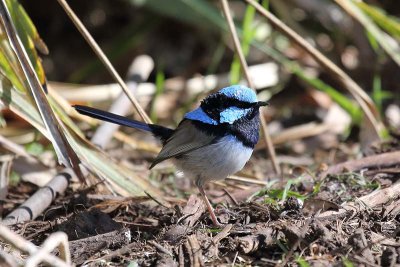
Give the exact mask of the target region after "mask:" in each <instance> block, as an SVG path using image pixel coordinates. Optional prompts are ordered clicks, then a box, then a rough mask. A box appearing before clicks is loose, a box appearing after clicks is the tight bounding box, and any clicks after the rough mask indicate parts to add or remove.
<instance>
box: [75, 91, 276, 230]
mask: <svg viewBox="0 0 400 267" xmlns="http://www.w3.org/2000/svg"><path fill="white" fill-rule="evenodd" d="M267 104H268V103H267V102H262V101H257V96H256V94H255V93H254V92H253V90H251V89H250V88H247V87H245V86H242V85H233V86H229V87H226V88H223V89H221V90H220V91H218V92H216V93H214V94H211V95H209V96H207V97H206V98H205V99H204V100H203V101H202V102H201V104H200V107H198V108H197V109H195V110H193V111H191V112H188V113H186V114H185V116H184V119H183V120H182V121H181V122H180V123H179V125H178V127H177V128H176V129H175V130H173V129H170V128H166V127H164V126H160V125H155V124H147V123H144V122H139V121H135V120H131V119H128V118H125V117H122V116H119V115H116V114H112V113H109V112H105V111H102V110H98V109H94V108H90V107H85V106H74V107H75V108H76V110H77V111H78V112H79V113H81V114H84V115H87V116H90V117H93V118H96V119H100V120H104V121H108V122H112V123H116V124H120V125H124V126H128V127H132V128H137V129H140V130H144V131H148V132H151V133H153V135H154V136H156V137H158V138H159V139H160V140H161V141H162V143H163V148H162V149H161V152H160V153H159V154H158V156H157V157H156V158H155V160H154V161H153V163H152V164H151V166H150V168H153V167H154V166H155V165H156V164H158V163H160V162H161V161H164V160H166V159H173V161H174V163H175V165H176V166H177V167H178V169H180V170H182V171H183V173H184V174H185V175H187V176H189V177H191V178H192V179H194V180H195V183H196V185H197V187H198V188H199V191H200V194H201V195H202V197H203V200H204V202H205V204H206V206H207V209H208V211H209V213H210V216H211V219H212V221H213V223H214V224H215V225H219V223H218V221H217V218H216V216H215V214H214V211H213V208H212V206H211V204H210V202H209V200H208V198H207V196H206V194H205V192H204V189H203V185H204V183H206V182H207V181H210V180H221V179H225V178H226V177H227V176H228V175H231V174H234V173H236V172H238V171H239V170H241V169H242V168H243V166H244V165H245V163H246V162H247V161H248V160H249V158H250V156H251V154H252V152H253V149H254V146H255V144H256V143H257V142H258V137H259V126H260V118H259V107H260V106H265V105H267Z"/></svg>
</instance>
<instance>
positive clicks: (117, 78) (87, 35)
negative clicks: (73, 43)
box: [57, 0, 151, 123]
mask: <svg viewBox="0 0 400 267" xmlns="http://www.w3.org/2000/svg"><path fill="white" fill-rule="evenodd" d="M57 1H58V3H59V4H60V5H61V6H62V8H63V9H64V11H65V12H66V13H67V15H68V17H69V18H70V19H71V20H72V22H73V23H74V25H75V26H76V28H77V29H78V30H79V32H80V33H81V34H82V36H83V38H85V40H86V41H87V42H88V44H89V45H90V47H91V48H92V49H93V51H94V52H95V53H96V55H97V56H98V57H99V59H100V60H101V62H102V63H103V64H104V66H105V67H106V69H107V70H108V72H109V73H110V74H111V76H112V77H113V78H114V80H115V81H116V82H117V83H118V84H119V85H120V86H121V88H122V90H124V92H125V94H126V95H127V97H128V98H129V100H130V101H131V103H132V105H133V106H134V108H135V109H136V111H137V113H138V114H139V115H140V117H141V118H142V119H143V121H145V122H146V123H151V120H150V118H149V116H147V114H146V112H145V111H144V110H143V109H142V107H141V106H140V104H139V102H138V101H137V100H136V98H135V96H134V95H133V94H132V93H131V91H129V89H128V87H127V86H126V84H125V82H124V81H123V80H122V78H121V76H120V75H119V74H118V72H117V71H116V70H115V69H114V67H113V66H112V64H111V62H110V60H109V59H108V58H107V56H106V55H105V54H104V52H103V51H102V50H101V48H100V46H99V45H98V44H97V43H96V41H95V40H94V38H93V37H92V35H91V34H90V33H89V31H88V30H87V29H86V27H85V26H84V25H83V23H82V22H81V20H80V19H79V18H78V16H77V15H76V14H75V13H74V11H73V10H72V9H71V7H70V6H69V5H68V3H67V2H66V1H65V0H57Z"/></svg>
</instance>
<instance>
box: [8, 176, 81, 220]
mask: <svg viewBox="0 0 400 267" xmlns="http://www.w3.org/2000/svg"><path fill="white" fill-rule="evenodd" d="M72 175H73V172H72V171H71V170H70V169H64V170H63V172H60V173H58V174H57V175H56V176H55V177H54V178H53V179H52V180H51V181H50V182H48V183H47V184H46V186H44V187H42V188H41V189H39V190H38V191H37V192H36V193H35V194H33V195H32V196H31V197H30V198H29V199H28V200H27V201H25V202H24V203H23V204H22V205H21V206H19V207H18V208H17V209H15V210H14V211H12V212H11V213H10V214H8V215H7V216H6V217H5V218H4V220H3V221H2V222H1V223H2V224H3V225H13V224H16V223H20V222H24V221H27V220H33V219H35V218H36V217H37V216H39V215H40V214H42V212H43V211H44V210H45V209H46V208H47V207H48V206H49V205H50V204H51V202H52V201H53V200H54V198H55V197H56V196H57V194H60V193H62V192H64V191H65V189H66V188H67V187H68V183H69V181H70V179H71V178H72Z"/></svg>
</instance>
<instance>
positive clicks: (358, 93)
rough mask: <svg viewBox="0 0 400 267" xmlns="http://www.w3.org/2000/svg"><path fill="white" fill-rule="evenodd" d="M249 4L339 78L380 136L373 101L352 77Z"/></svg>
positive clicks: (261, 9)
mask: <svg viewBox="0 0 400 267" xmlns="http://www.w3.org/2000/svg"><path fill="white" fill-rule="evenodd" d="M245 1H246V2H247V3H249V4H250V5H252V6H253V7H255V8H256V10H257V11H258V12H259V13H260V14H261V15H263V16H264V17H265V18H267V20H268V21H269V22H270V23H271V24H272V25H273V26H274V27H275V28H277V29H278V30H279V31H281V32H282V33H283V34H285V35H286V36H287V37H288V38H289V39H290V40H292V41H293V42H295V43H296V44H297V45H299V46H300V47H301V48H303V49H304V50H305V51H306V52H308V53H309V54H310V55H311V56H312V57H313V58H314V60H315V61H316V62H318V64H320V66H322V67H323V68H324V69H325V70H326V71H328V72H329V73H331V74H332V75H334V77H338V78H339V82H340V83H341V84H342V85H343V86H344V87H345V88H347V90H348V91H349V92H350V94H352V95H353V97H354V98H355V100H356V101H357V102H358V104H359V105H360V107H361V109H362V110H363V111H364V113H365V115H366V116H367V118H368V120H369V121H370V122H371V124H372V126H373V129H374V131H375V133H376V134H377V136H379V135H380V129H382V128H383V125H382V123H381V122H380V121H379V118H378V111H377V110H376V107H375V105H374V103H373V101H372V100H371V98H370V97H369V96H368V95H367V94H366V93H365V92H364V91H363V89H361V87H360V86H358V84H357V83H356V82H355V81H353V80H352V79H351V78H350V76H348V75H347V74H346V73H345V72H344V71H343V70H341V69H340V68H339V67H338V66H336V65H335V64H334V63H333V62H332V61H330V60H329V59H328V58H327V57H326V56H324V55H323V54H322V53H321V52H319V51H318V50H317V49H316V48H314V47H313V46H312V45H310V44H309V43H308V42H307V41H306V40H305V39H304V38H303V37H301V36H300V35H299V34H297V33H296V32H295V31H293V30H292V29H291V28H289V27H288V26H286V25H285V24H284V23H283V22H282V21H280V20H279V19H278V18H277V17H275V16H274V15H273V14H272V13H271V12H269V11H268V10H266V9H265V8H264V7H263V6H261V5H260V4H259V3H257V2H256V1H254V0H245Z"/></svg>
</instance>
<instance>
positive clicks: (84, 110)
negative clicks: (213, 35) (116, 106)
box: [73, 105, 174, 141]
mask: <svg viewBox="0 0 400 267" xmlns="http://www.w3.org/2000/svg"><path fill="white" fill-rule="evenodd" d="M73 107H74V108H75V109H76V110H77V111H78V112H79V113H80V114H82V115H86V116H89V117H92V118H95V119H99V120H102V121H107V122H111V123H116V124H119V125H123V126H128V127H131V128H135V129H139V130H143V131H146V132H151V133H153V134H154V135H155V136H156V137H158V138H160V139H161V140H162V141H165V140H167V139H168V138H169V137H170V136H171V135H172V133H173V132H174V130H172V129H170V128H167V127H164V126H160V125H156V124H147V123H144V122H140V121H135V120H131V119H128V118H126V117H123V116H120V115H117V114H113V113H110V112H107V111H104V110H100V109H95V108H91V107H87V106H81V105H74V106H73Z"/></svg>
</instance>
